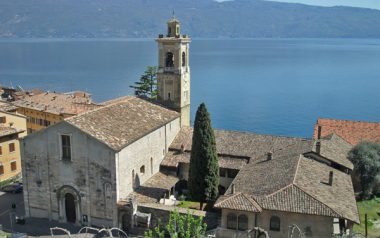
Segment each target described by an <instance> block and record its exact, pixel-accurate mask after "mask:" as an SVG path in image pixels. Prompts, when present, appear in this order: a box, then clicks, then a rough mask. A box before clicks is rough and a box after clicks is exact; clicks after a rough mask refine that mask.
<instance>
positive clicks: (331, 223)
mask: <svg viewBox="0 0 380 238" xmlns="http://www.w3.org/2000/svg"><path fill="white" fill-rule="evenodd" d="M215 139H216V145H217V153H218V157H219V166H220V185H221V186H220V189H219V191H220V193H221V194H223V192H224V191H225V190H227V191H226V192H225V194H224V195H223V196H221V197H220V198H219V199H218V200H217V202H216V203H215V207H216V208H218V209H220V210H221V212H222V217H221V223H220V224H219V226H220V228H219V230H218V232H217V237H235V236H236V237H248V236H247V235H248V232H247V231H250V230H251V231H252V230H253V228H254V227H260V228H263V229H264V230H266V231H268V233H269V237H271V238H272V237H274V238H276V237H279V238H280V237H286V236H287V234H288V232H289V226H291V225H293V224H297V226H298V227H299V228H300V229H301V230H302V232H304V233H305V234H312V237H321V238H324V237H331V235H332V234H333V233H340V232H341V231H348V230H350V229H352V226H353V224H354V223H359V222H360V221H359V216H358V210H357V207H356V201H355V196H354V191H353V187H352V182H351V176H350V173H351V172H352V170H353V164H352V163H351V162H350V161H349V160H348V159H347V158H346V157H347V153H348V151H349V150H350V149H351V145H350V144H348V143H347V142H345V141H344V140H343V139H341V138H340V137H339V136H337V135H335V134H331V135H330V136H328V137H324V138H321V139H320V140H311V139H302V138H292V137H281V136H272V135H260V134H255V133H246V132H235V131H223V130H215ZM191 143H192V128H186V127H183V128H182V129H181V131H180V133H179V134H178V135H177V137H176V139H175V140H174V141H173V143H172V144H171V146H170V147H169V149H170V152H169V153H168V154H167V156H166V157H165V159H164V160H163V162H162V163H161V170H162V171H165V172H166V173H171V174H173V175H174V174H177V175H178V177H179V179H183V180H187V177H188V168H189V161H190V159H189V158H190V152H191ZM183 187H185V188H186V186H183ZM177 189H178V190H179V189H181V188H177ZM272 218H273V219H274V220H276V219H277V223H276V224H277V227H274V226H275V224H272V223H275V222H272V220H273V219H272ZM271 224H272V225H273V226H271ZM251 235H252V234H251Z"/></svg>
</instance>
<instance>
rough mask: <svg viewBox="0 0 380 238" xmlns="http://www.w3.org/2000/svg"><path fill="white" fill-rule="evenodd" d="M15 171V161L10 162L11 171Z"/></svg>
mask: <svg viewBox="0 0 380 238" xmlns="http://www.w3.org/2000/svg"><path fill="white" fill-rule="evenodd" d="M15 170H17V164H16V161H13V162H11V171H15Z"/></svg>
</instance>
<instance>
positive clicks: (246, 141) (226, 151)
mask: <svg viewBox="0 0 380 238" xmlns="http://www.w3.org/2000/svg"><path fill="white" fill-rule="evenodd" d="M192 134H193V128H191V127H183V128H181V131H180V133H178V135H177V137H176V138H175V140H174V141H173V143H172V144H171V145H170V148H171V149H175V150H180V149H181V145H183V146H184V147H185V150H190V149H191V145H192ZM215 140H216V149H217V153H218V154H220V155H230V156H242V157H249V158H257V157H259V156H262V155H264V154H266V153H268V152H269V151H277V150H282V149H284V148H287V147H290V146H292V147H294V148H299V149H301V150H302V151H303V150H304V147H305V146H306V147H308V148H309V149H310V148H311V146H312V144H311V142H312V141H311V140H309V139H304V138H294V137H285V136H273V135H261V134H256V133H252V132H239V131H225V130H215Z"/></svg>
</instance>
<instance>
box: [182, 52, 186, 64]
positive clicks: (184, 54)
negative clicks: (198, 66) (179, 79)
mask: <svg viewBox="0 0 380 238" xmlns="http://www.w3.org/2000/svg"><path fill="white" fill-rule="evenodd" d="M184 66H186V53H185V52H182V67H184Z"/></svg>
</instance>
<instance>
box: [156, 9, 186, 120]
mask: <svg viewBox="0 0 380 238" xmlns="http://www.w3.org/2000/svg"><path fill="white" fill-rule="evenodd" d="M167 24H168V32H167V35H166V37H165V36H164V35H159V37H158V39H157V40H156V41H157V43H158V74H157V90H158V92H159V93H158V101H159V102H160V103H161V104H162V105H165V106H166V107H169V108H172V109H174V110H176V111H178V112H179V113H181V125H184V126H190V67H189V45H190V42H191V40H190V38H189V37H188V36H187V35H181V32H180V30H181V28H180V22H179V21H178V20H177V19H176V18H175V17H174V16H173V18H172V19H170V20H169V21H168V23H167Z"/></svg>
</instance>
